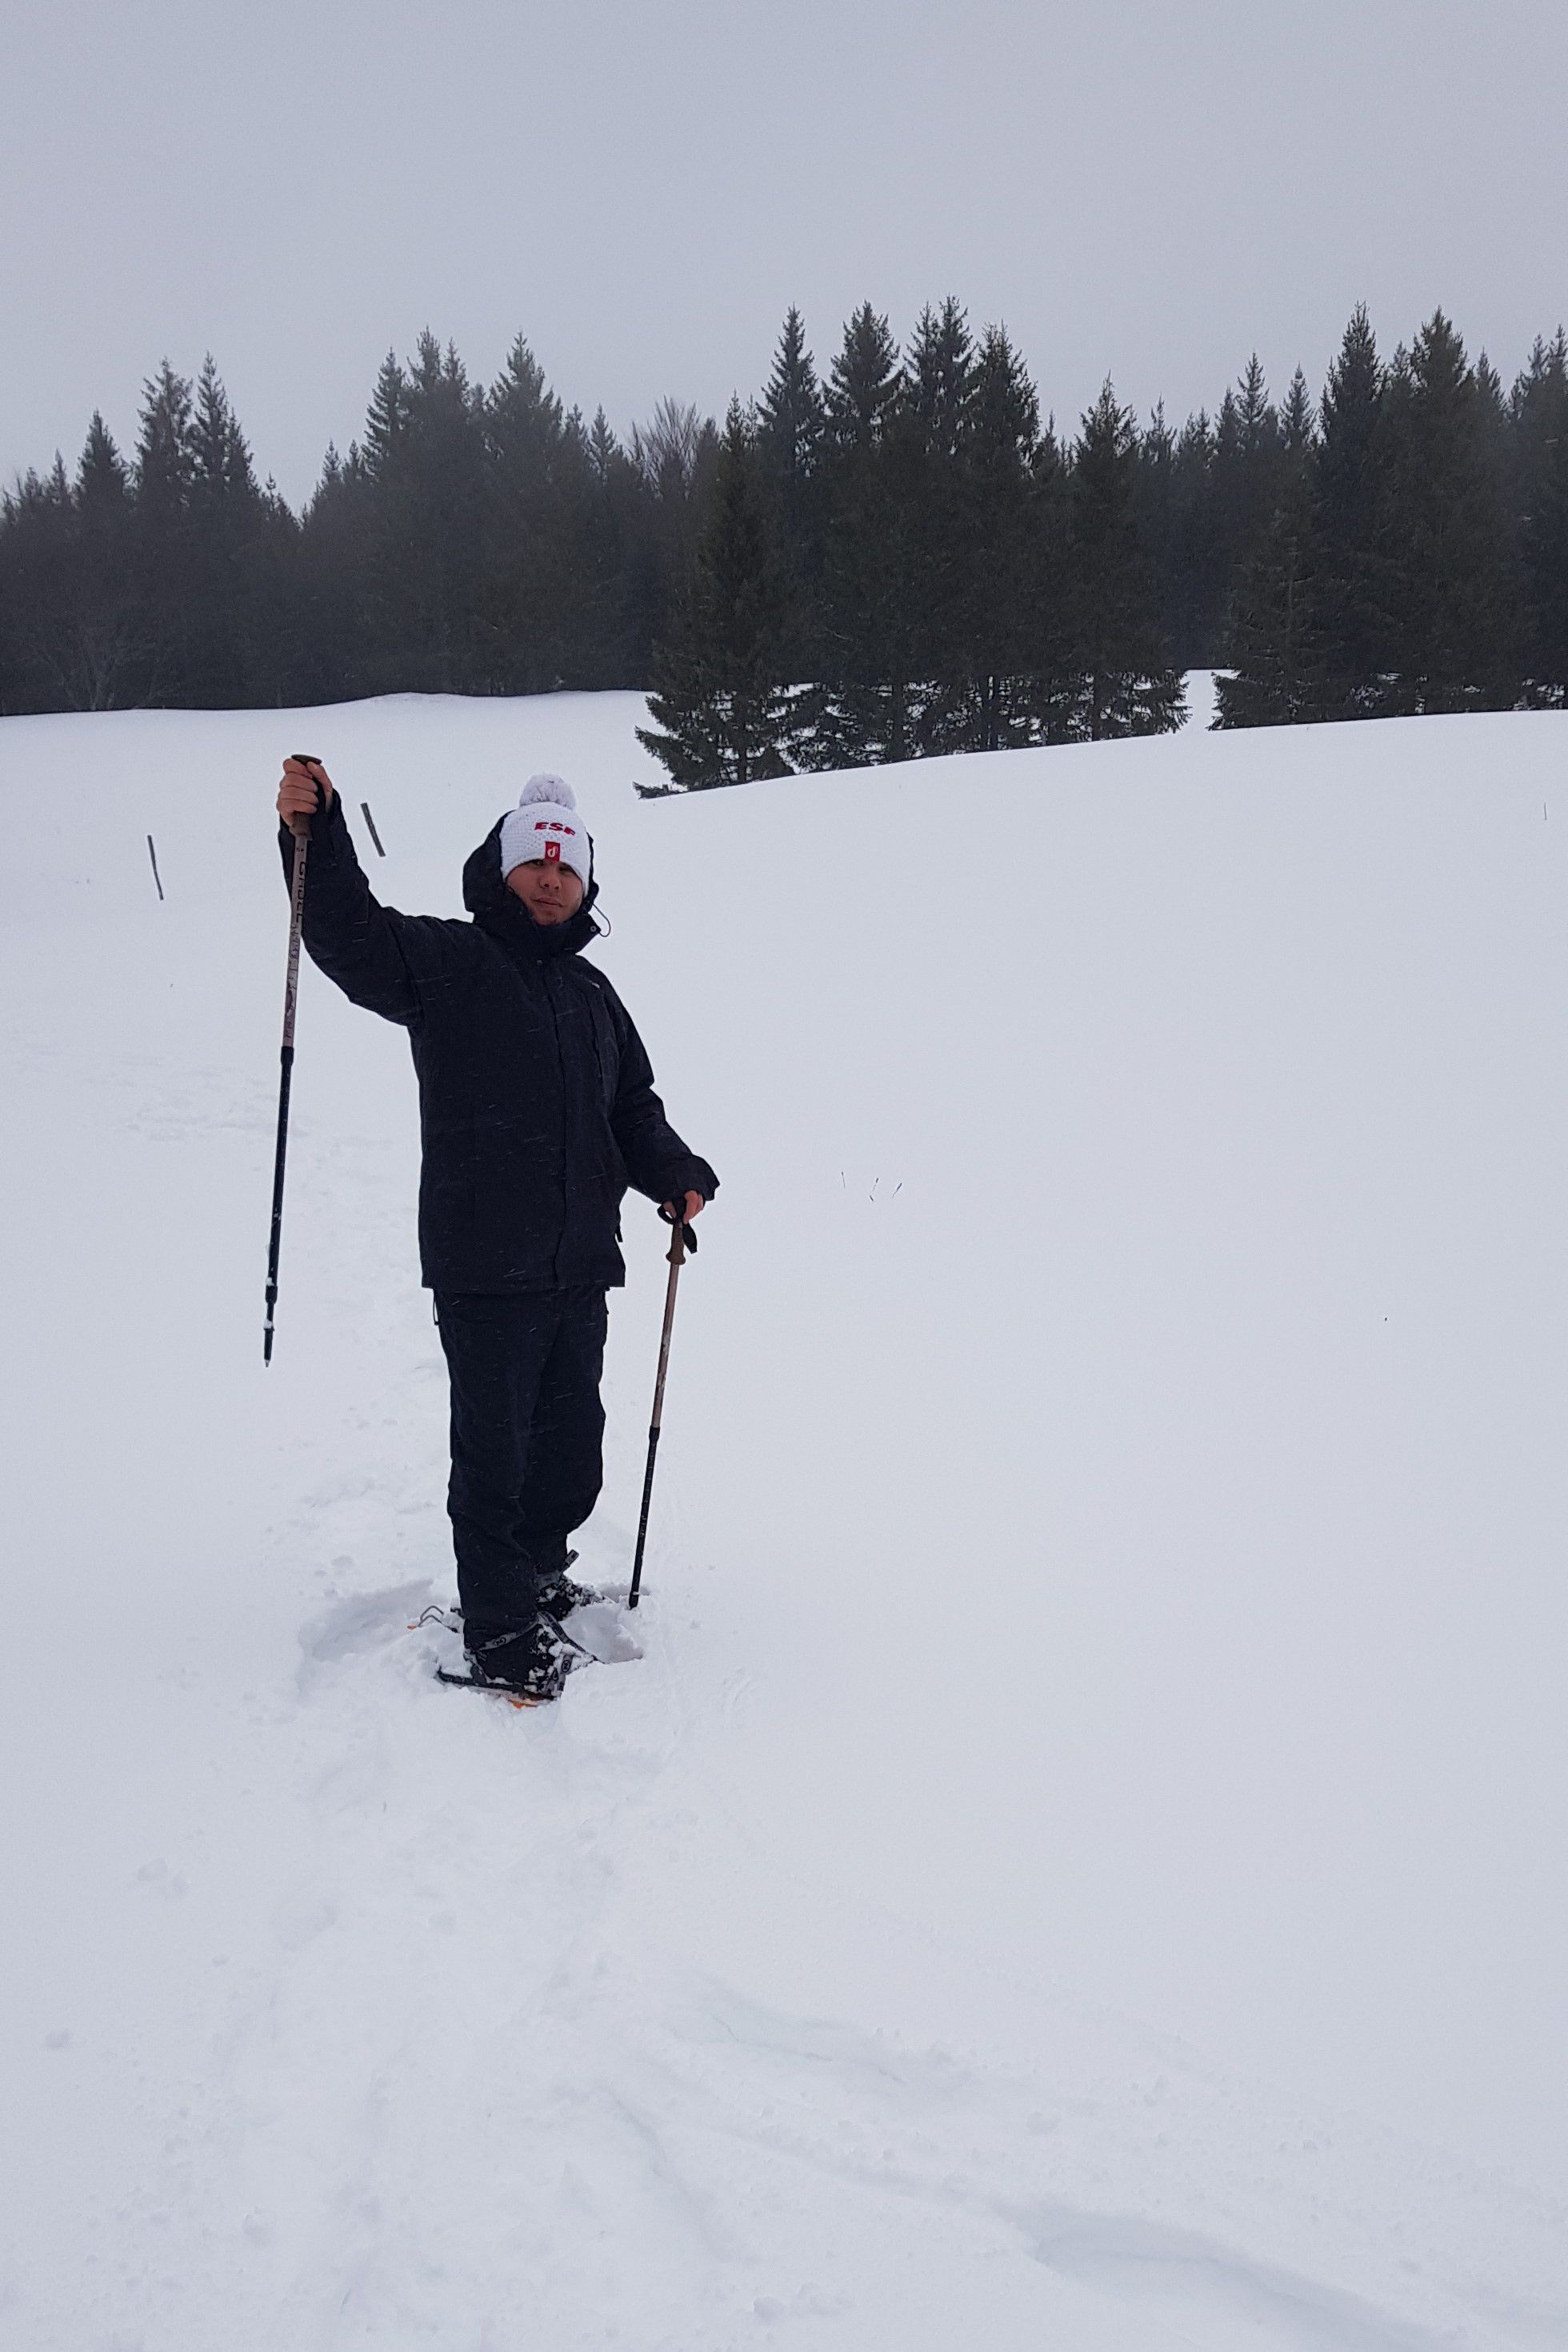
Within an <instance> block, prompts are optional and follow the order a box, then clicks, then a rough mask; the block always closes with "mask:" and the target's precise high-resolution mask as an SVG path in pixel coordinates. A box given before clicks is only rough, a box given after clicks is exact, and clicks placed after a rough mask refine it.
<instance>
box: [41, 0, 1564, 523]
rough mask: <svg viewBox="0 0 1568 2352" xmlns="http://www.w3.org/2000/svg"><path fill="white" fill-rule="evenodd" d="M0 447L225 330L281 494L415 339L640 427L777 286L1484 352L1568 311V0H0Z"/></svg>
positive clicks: (68, 441)
mask: <svg viewBox="0 0 1568 2352" xmlns="http://www.w3.org/2000/svg"><path fill="white" fill-rule="evenodd" d="M5 25H6V30H5V68H6V80H7V85H8V87H7V93H6V95H7V104H6V118H7V120H6V131H5V141H4V143H3V147H0V192H3V196H4V206H5V211H4V218H5V236H4V240H3V251H0V293H3V300H4V311H3V315H4V318H5V330H6V343H7V346H8V351H7V362H8V364H7V366H6V368H5V374H4V380H3V382H0V475H3V476H4V477H5V478H9V477H10V476H11V474H12V473H13V472H14V471H15V470H16V468H17V467H20V466H25V465H27V464H32V463H36V464H45V463H47V461H48V460H49V458H50V457H51V456H52V454H53V451H54V449H55V447H56V446H57V445H61V446H64V449H65V451H66V455H67V457H68V458H70V459H74V457H75V455H76V452H77V450H78V449H79V446H80V443H81V439H82V436H83V434H84V432H85V429H86V425H87V421H88V417H89V414H90V412H91V410H92V408H93V407H94V405H95V404H96V405H100V406H101V407H102V408H103V410H104V413H105V415H106V416H107V417H108V419H109V422H110V426H111V428H112V429H113V430H114V432H115V433H116V435H117V436H119V437H120V438H121V441H122V442H123V443H129V442H130V440H131V439H132V436H133V433H134V424H135V411H136V405H137V399H138V393H139V386H140V383H141V379H142V376H143V375H145V374H146V373H148V372H149V371H150V370H151V369H152V368H153V366H154V365H155V363H156V362H157V361H158V360H159V359H160V358H161V357H163V354H164V353H167V354H168V356H169V357H170V358H171V359H172V360H173V361H174V364H175V365H176V366H177V367H179V368H181V369H183V370H184V371H186V372H191V371H194V370H195V367H196V366H197V365H199V363H200V361H201V357H202V354H203V352H204V351H205V350H207V349H209V348H210V349H211V350H212V352H214V354H215V355H216V360H217V362H218V366H219V369H220V371H221V372H222V373H223V375H224V377H225V379H226V383H227V384H228V387H229V390H230V392H231V394H233V396H234V399H235V402H236V405H237V408H238V410H239V414H240V417H241V420H242V422H243V423H244V425H245V426H246V429H247V432H248V434H249V436H250V439H251V442H252V445H253V446H254V448H255V451H256V456H257V459H258V466H259V467H260V469H261V471H262V472H263V473H266V472H268V471H271V472H273V473H274V474H276V476H277V478H278V481H279V486H280V488H282V489H283V490H284V491H285V492H286V494H287V495H288V496H289V498H291V499H300V497H301V496H302V495H304V494H305V493H306V492H307V491H308V490H309V488H310V484H311V482H312V481H313V479H314V478H315V475H316V472H317V469H318V467H319V464H320V460H321V452H322V450H323V448H324V447H325V445H326V443H327V441H328V440H329V439H335V440H336V441H337V442H338V444H339V446H346V444H347V442H348V440H349V438H350V437H351V436H353V434H355V433H356V432H357V431H358V430H359V428H360V425H361V422H362V419H363V412H364V404H365V400H366V397H367V395H368V393H369V390H370V385H371V382H372V379H373V377H374V372H375V369H376V366H377V364H378V362H379V361H380V359H381V357H382V355H383V353H384V352H385V351H386V350H387V348H388V346H389V345H395V346H396V348H397V349H398V350H399V351H400V352H405V351H406V350H407V349H408V348H409V347H410V346H411V344H412V343H413V341H414V339H415V337H416V334H417V333H418V331H419V330H420V328H421V327H423V326H424V325H426V323H428V324H429V325H431V326H432V327H434V328H435V329H436V331H437V333H438V334H439V335H441V337H442V338H443V339H446V338H447V337H451V338H452V339H453V340H455V341H456V342H457V344H458V349H459V351H460V352H462V354H463V356H464V358H465V359H466V360H467V361H468V364H469V366H470V368H471V369H472V370H473V371H474V372H475V373H479V375H481V376H484V377H487V378H488V377H489V376H490V375H492V374H493V373H494V372H495V370H496V369H497V367H498V366H499V365H500V361H501V359H502V357H503V354H504V352H505V351H506V348H507V346H508V344H509V343H510V340H511V337H512V335H513V334H514V333H515V332H516V331H518V330H519V329H521V331H523V332H524V333H525V334H526V335H527V336H528V338H529V340H530V341H531V343H532V345H533V347H534V350H535V352H536V353H537V355H538V357H539V359H540V361H541V362H542V365H543V366H544V368H545V371H546V373H547V374H548V375H549V377H550V379H551V381H552V383H553V384H554V386H555V388H556V389H557V390H558V391H559V392H560V393H561V394H563V397H564V398H565V399H566V400H567V401H568V402H569V403H570V402H573V401H576V402H580V403H581V404H583V405H584V407H585V408H586V409H588V410H590V411H591V410H592V408H593V407H594V405H595V404H596V403H597V402H599V401H601V400H602V401H603V402H604V404H605V408H606V409H607V411H608V413H609V415H610V416H611V418H612V421H613V422H614V423H615V424H616V425H617V426H618V427H620V428H621V429H623V430H624V429H626V427H627V426H629V425H630V424H631V423H632V422H633V421H634V420H636V419H637V418H641V417H645V416H646V415H647V414H648V412H649V411H650V410H651V409H652V407H653V405H654V403H655V402H656V400H658V397H659V396H660V395H661V394H665V393H675V394H678V395H679V396H681V397H683V398H687V399H692V400H696V401H698V402H700V404H702V405H703V406H704V407H706V408H710V409H714V410H720V409H721V408H722V405H723V404H724V402H725V401H726V399H727V398H728V396H729V394H730V393H731V390H732V389H736V388H739V389H741V390H742V391H749V390H752V389H753V388H755V387H756V386H757V385H759V384H760V383H761V382H762V380H763V375H764V374H765V373H766V369H767V365H768V362H769V357H770V353H771V351H772V346H773V341H774V339H775V336H776V333H777V330H778V325H779V321H780V319H781V317H782V315H783V312H784V309H785V308H786V306H787V305H788V304H789V303H790V302H791V301H795V302H798V303H799V304H800V305H801V307H802V309H803V310H805V315H806V323H807V327H808V330H809V332H810V336H811V340H812V342H813V346H814V348H815V350H816V354H817V358H818V361H819V362H821V363H823V364H826V361H827V359H828V358H829V357H830V356H831V353H832V351H833V349H834V348H835V346H836V344H837V340H838V335H839V331H840V329H841V326H842V322H843V320H844V318H845V316H846V315H847V311H848V310H850V309H851V308H852V307H853V306H854V305H855V304H856V303H857V302H858V301H860V300H861V299H864V298H865V297H867V296H869V297H870V298H871V299H872V300H874V301H875V302H876V304H877V305H878V307H879V309H885V310H888V311H889V313H890V316H891V320H892V324H893V327H894V331H895V332H897V333H898V334H899V335H900V339H901V338H902V337H903V336H904V335H906V334H907V332H908V331H909V328H910V324H911V323H912V320H913V318H914V315H915V313H916V312H917V310H919V308H920V306H921V303H922V302H924V301H927V300H935V299H940V297H941V296H942V295H943V294H944V293H947V292H949V291H952V292H954V293H956V294H958V295H959V297H960V298H961V299H963V301H964V302H965V303H966V304H967V306H968V308H969V310H970V314H971V317H972V319H973V320H974V321H975V322H976V323H977V324H978V323H981V322H984V321H985V320H992V319H998V318H999V319H1002V320H1005V322H1006V323H1007V325H1008V326H1009V328H1010V329H1011V330H1012V331H1013V333H1014V335H1015V337H1016V340H1017V341H1019V343H1020V344H1021V345H1022V347H1023V349H1024V352H1025V353H1026V357H1027V359H1028V361H1029V362H1030V365H1031V367H1032V369H1033V370H1034V373H1035V374H1036V377H1037V382H1038V383H1039V386H1040V391H1041V394H1042V398H1043V399H1044V401H1045V402H1046V403H1047V405H1048V406H1053V407H1054V408H1055V409H1056V410H1057V412H1058V415H1060V416H1063V417H1067V418H1069V419H1070V418H1074V417H1076V415H1077V413H1078V411H1079V409H1080V408H1081V407H1082V406H1083V405H1084V404H1085V403H1086V402H1087V401H1088V400H1089V399H1090V398H1091V397H1092V395H1093V394H1094V392H1095V391H1096V390H1097V388H1098V386H1099V383H1100V379H1101V378H1102V377H1103V375H1104V374H1105V373H1107V371H1109V372H1110V373H1111V374H1112V376H1113V377H1114V379H1115V382H1116V384H1117V387H1118V389H1119V391H1120V392H1121V394H1122V395H1123V397H1124V398H1126V399H1129V400H1131V401H1133V402H1134V403H1136V404H1137V405H1138V407H1139V408H1140V409H1141V410H1142V409H1146V408H1147V407H1148V406H1149V405H1150V404H1151V403H1152V401H1153V400H1154V399H1156V398H1157V397H1158V396H1160V395H1162V394H1163V397H1164V399H1165V402H1166V405H1167V408H1168V410H1169V411H1170V412H1171V413H1172V414H1173V415H1175V416H1178V417H1179V416H1181V415H1184V414H1185V413H1186V411H1187V410H1188V409H1189V408H1191V407H1194V406H1195V405H1197V404H1200V403H1204V404H1210V405H1212V404H1213V403H1214V402H1215V400H1216V399H1217V397H1218V395H1219V394H1220V392H1221V390H1222V389H1223V387H1224V385H1225V383H1226V382H1227V381H1228V380H1230V379H1231V378H1233V377H1234V376H1235V374H1236V373H1237V371H1238V369H1239V368H1240V367H1241V366H1242V364H1243V363H1244V362H1245V361H1246V359H1247V354H1248V352H1250V351H1251V350H1252V349H1253V348H1254V346H1256V347H1257V349H1258V352H1260V354H1261V356H1262V358H1263V361H1264V363H1265V366H1266V367H1267V369H1268V374H1269V378H1270V381H1271V383H1273V384H1274V385H1275V387H1276V388H1277V389H1282V388H1283V385H1284V383H1285V382H1286V380H1287V379H1288V377H1289V373H1290V371H1291V369H1292V368H1293V367H1294V365H1295V363H1296V362H1297V361H1298V360H1300V362H1302V363H1303V364H1304V365H1305V367H1306V369H1307V372H1308V375H1309V377H1310V380H1311V383H1312V386H1313V389H1314V392H1315V391H1316V389H1317V386H1318V383H1319V382H1320V380H1321V374H1322V372H1323V369H1324V366H1325V364H1326V362H1327V361H1328V359H1329V357H1330V356H1331V352H1332V350H1333V348H1334V346H1335V344H1336V343H1337V341H1338V339H1339V335H1340V331H1341V330H1342V326H1343V324H1344V320H1345V318H1346V316H1347V315H1348V313H1349V311H1350V310H1351V308H1352V304H1353V303H1355V302H1356V301H1357V300H1359V299H1364V300H1365V301H1366V302H1367V303H1368V305H1369V307H1370V308H1371V310H1372V313H1373V321H1374V323H1375V325H1376V326H1377V329H1378V331H1379V334H1380V337H1381V338H1382V339H1383V340H1384V343H1385V345H1386V346H1387V347H1389V348H1392V345H1393V344H1394V341H1397V340H1398V339H1399V338H1401V337H1404V336H1408V334H1409V333H1410V332H1411V331H1412V330H1413V329H1414V327H1415V325H1416V324H1418V322H1419V321H1420V320H1421V319H1422V318H1424V317H1425V316H1426V314H1427V313H1429V312H1430V310H1432V309H1433V307H1434V306H1435V305H1436V303H1438V302H1442V303H1443V304H1444V305H1445V306H1446V307H1447V309H1448V310H1450V311H1451V312H1452V313H1453V314H1454V315H1455V317H1456V318H1457V319H1458V323H1459V325H1460V327H1461V329H1462V330H1463V331H1464V332H1465V334H1466V336H1467V338H1468V341H1469V342H1470V345H1471V348H1472V350H1474V349H1476V348H1479V346H1481V345H1483V344H1484V345H1485V346H1486V347H1487V348H1488V349H1489V351H1490V352H1491V354H1492V356H1493V358H1494V359H1495V361H1496V362H1497V363H1498V364H1499V366H1500V368H1501V369H1502V371H1503V373H1504V375H1505V376H1510V375H1511V373H1512V372H1513V371H1514V369H1515V368H1516V367H1517V366H1518V365H1519V364H1520V363H1521V362H1522V361H1523V359H1524V357H1525V355H1526V352H1527V350H1528V347H1529V344H1530V341H1531V338H1532V336H1533V335H1534V334H1535V333H1537V332H1538V331H1550V330H1551V329H1552V327H1554V326H1555V324H1556V322H1557V320H1559V318H1560V317H1562V316H1563V314H1564V313H1565V312H1568V240H1565V239H1564V236H1563V217H1564V212H1565V209H1568V208H1565V205H1564V200H1563V192H1564V184H1565V181H1568V173H1565V170H1564V145H1565V142H1564V131H1565V129H1568V98H1565V92H1568V5H1565V0H1295V4H1294V5H1277V0H1165V5H1161V0H1106V5H1100V6H1099V7H1095V6H1093V5H1089V0H1079V5H1072V6H1065V5H1057V0H1037V5H1024V0H970V5H954V0H940V5H939V4H938V0H909V5H902V6H896V5H881V6H874V5H866V0H795V5H790V6H787V7H785V6H780V5H746V0H661V5H649V0H598V5H595V6H594V7H592V8H591V9H586V10H584V9H573V8H565V7H559V6H556V7H550V8H546V7H543V6H540V5H533V0H514V5H501V4H500V0H446V5H444V6H441V7H436V6H427V7H426V8H422V9H420V10H417V11H416V10H412V9H405V8H402V7H399V6H397V5H371V0H324V5H322V0H310V5H306V0H265V5H262V6H260V7H259V8H256V9H252V10H238V9H233V8H225V7H223V6H222V5H215V0H199V5H198V0H112V5H111V0H6V7H5Z"/></svg>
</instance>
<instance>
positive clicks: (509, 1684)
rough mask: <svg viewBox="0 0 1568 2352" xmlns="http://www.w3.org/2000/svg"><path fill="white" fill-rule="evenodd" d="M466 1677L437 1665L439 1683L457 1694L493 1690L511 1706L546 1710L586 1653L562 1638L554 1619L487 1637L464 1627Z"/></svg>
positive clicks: (546, 1618) (544, 1617) (543, 1618)
mask: <svg viewBox="0 0 1568 2352" xmlns="http://www.w3.org/2000/svg"><path fill="white" fill-rule="evenodd" d="M465 1642H466V1646H465V1650H464V1655H465V1657H466V1659H467V1661H468V1672H467V1674H462V1675H455V1674H448V1672H447V1669H446V1667H445V1666H437V1669H436V1678H437V1681H438V1682H443V1683H454V1684H456V1685H458V1688H459V1689H465V1690H489V1691H495V1692H496V1693H497V1694H498V1695H499V1696H501V1697H503V1698H507V1699H510V1701H511V1704H512V1705H513V1706H549V1704H550V1702H551V1701H552V1699H557V1698H559V1697H560V1696H561V1693H562V1691H563V1688H564V1686H565V1682H566V1677H567V1675H569V1674H570V1673H571V1671H572V1668H573V1667H574V1665H578V1664H581V1663H582V1662H583V1660H584V1657H585V1656H586V1655H587V1653H586V1652H585V1651H584V1650H583V1648H582V1647H581V1645H580V1644H579V1643H575V1642H572V1641H570V1640H568V1639H567V1638H565V1637H564V1636H563V1634H562V1633H561V1631H560V1628H559V1627H558V1626H557V1625H556V1624H555V1622H554V1621H553V1620H552V1618H549V1617H546V1616H543V1615H541V1616H538V1617H536V1618H535V1619H534V1621H533V1622H532V1624H531V1625H522V1626H513V1627H510V1628H508V1629H506V1630H503V1631H501V1632H500V1633H491V1634H489V1635H488V1636H479V1635H478V1633H477V1629H476V1628H474V1627H472V1626H468V1627H466V1628H465Z"/></svg>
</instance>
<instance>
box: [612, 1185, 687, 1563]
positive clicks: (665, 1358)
mask: <svg viewBox="0 0 1568 2352" xmlns="http://www.w3.org/2000/svg"><path fill="white" fill-rule="evenodd" d="M659 1214H660V1216H662V1215H663V1214H664V1212H663V1210H662V1209H661V1210H660V1211H659ZM671 1222H672V1223H673V1225H674V1228H675V1230H674V1232H673V1233H672V1234H670V1237H669V1286H668V1289H667V1290H666V1291H665V1294H664V1329H663V1331H662V1333H661V1334H660V1336H659V1342H658V1380H656V1381H655V1382H654V1384H653V1420H652V1422H651V1423H650V1424H649V1427H648V1433H647V1469H646V1470H645V1471H644V1472H643V1482H642V1515H641V1517H639V1518H638V1520H637V1557H636V1559H634V1560H633V1561H632V1589H631V1591H629V1592H628V1593H627V1595H626V1607H627V1608H628V1609H635V1608H636V1607H637V1594H638V1592H639V1591H640V1590H641V1588H642V1556H643V1546H644V1545H645V1544H646V1543H647V1510H648V1505H649V1504H650V1503H651V1502H652V1500H653V1465H654V1463H655V1461H656V1459H657V1458H658V1432H659V1425H660V1423H662V1421H663V1419H664V1376H665V1374H666V1372H667V1371H668V1370H669V1335H670V1333H671V1331H672V1330H673V1329H674V1328H675V1286H676V1285H677V1283H678V1282H679V1280H680V1269H681V1267H682V1266H683V1265H685V1264H686V1255H687V1252H688V1250H691V1251H695V1250H696V1247H697V1236H696V1234H694V1233H693V1232H692V1230H691V1228H690V1226H689V1224H686V1223H684V1222H683V1221H682V1220H681V1219H680V1218H679V1217H676V1218H674V1219H672V1221H671Z"/></svg>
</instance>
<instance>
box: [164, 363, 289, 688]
mask: <svg viewBox="0 0 1568 2352" xmlns="http://www.w3.org/2000/svg"><path fill="white" fill-rule="evenodd" d="M190 467H191V474H190V493H189V532H190V569H189V582H190V595H191V606H192V608H191V613H190V616H189V623H188V628H187V634H186V660H187V667H186V675H185V684H184V692H185V697H186V698H188V699H189V700H190V701H192V702H195V703H205V704H210V705H215V706H216V707H218V708H220V709H240V708H242V707H243V706H245V705H246V704H247V703H250V702H253V701H254V700H255V699H256V689H257V687H258V683H259V680H260V677H261V675H262V671H263V667H264V656H263V654H262V649H261V644H260V639H261V636H262V634H263V623H262V618H261V609H260V608H261V602H262V593H263V586H264V583H263V579H262V576H261V566H260V549H261V541H262V534H263V530H264V527H265V524H266V522H267V520H268V516H267V510H266V509H265V507H264V503H263V499H262V495H261V492H260V490H259V488H258V486H257V481H256V476H255V474H254V472H253V471H252V468H251V462H250V449H249V446H248V444H247V441H246V438H245V436H244V434H243V433H242V432H241V430H240V427H239V421H238V419H237V416H236V415H235V414H234V410H233V408H232V407H231V406H230V404H229V400H228V395H227V394H226V392H225V390H224V387H223V384H222V383H221V382H220V380H219V377H218V373H217V369H216V365H215V363H214V361H213V357H212V354H211V352H208V353H207V355H206V358H205V361H204V362H203V365H202V372H201V374H200V375H199V376H198V378H197V380H196V389H195V404H194V407H193V410H192V414H191V425H190Z"/></svg>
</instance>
